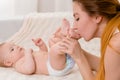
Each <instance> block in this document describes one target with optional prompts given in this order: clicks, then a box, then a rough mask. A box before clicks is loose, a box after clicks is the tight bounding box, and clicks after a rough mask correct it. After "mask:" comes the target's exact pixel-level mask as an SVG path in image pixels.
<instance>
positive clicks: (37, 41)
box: [32, 38, 48, 52]
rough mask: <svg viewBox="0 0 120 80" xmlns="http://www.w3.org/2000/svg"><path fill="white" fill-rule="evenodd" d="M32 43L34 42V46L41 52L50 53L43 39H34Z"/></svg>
mask: <svg viewBox="0 0 120 80" xmlns="http://www.w3.org/2000/svg"><path fill="white" fill-rule="evenodd" d="M32 41H33V42H34V44H35V45H36V46H38V47H39V49H40V50H42V51H45V52H47V51H48V49H47V46H46V44H45V42H44V41H43V40H42V39H41V38H37V39H32Z"/></svg>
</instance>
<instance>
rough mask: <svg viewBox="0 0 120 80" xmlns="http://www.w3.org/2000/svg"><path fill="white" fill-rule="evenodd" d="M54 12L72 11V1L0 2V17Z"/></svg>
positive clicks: (16, 0)
mask: <svg viewBox="0 0 120 80" xmlns="http://www.w3.org/2000/svg"><path fill="white" fill-rule="evenodd" d="M55 11H59V12H60V11H72V0H0V17H4V16H6V17H8V16H14V15H26V14H28V13H32V12H55Z"/></svg>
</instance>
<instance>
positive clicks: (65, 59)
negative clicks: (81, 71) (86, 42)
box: [0, 19, 74, 76]
mask: <svg viewBox="0 0 120 80" xmlns="http://www.w3.org/2000/svg"><path fill="white" fill-rule="evenodd" d="M62 24H63V25H62V27H60V28H59V29H58V30H57V31H56V32H57V33H55V35H54V36H52V37H51V38H50V40H49V46H50V49H49V51H48V49H47V46H46V45H45V43H44V41H43V40H42V39H40V38H38V39H32V41H33V42H34V43H35V45H36V46H38V47H39V51H34V50H32V49H25V48H23V47H20V46H18V45H15V44H13V43H10V42H5V43H2V44H1V45H0V66H3V67H13V68H15V70H16V71H18V72H20V73H23V74H34V73H35V74H45V75H51V76H64V75H66V74H68V73H70V71H71V70H72V68H73V66H74V61H73V59H72V58H71V57H70V56H69V55H67V54H66V53H62V52H61V51H60V49H59V46H58V45H59V42H60V41H61V40H62V38H64V37H66V35H67V33H68V31H69V28H70V26H69V22H68V21H67V20H65V19H64V20H63V23H62ZM64 32H65V33H64ZM54 39H55V40H54Z"/></svg>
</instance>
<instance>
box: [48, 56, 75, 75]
mask: <svg viewBox="0 0 120 80" xmlns="http://www.w3.org/2000/svg"><path fill="white" fill-rule="evenodd" d="M74 65H75V62H74V60H73V59H72V58H71V56H69V55H68V54H66V66H65V68H64V69H63V70H55V69H53V68H52V67H51V65H50V62H49V59H48V61H47V68H48V72H49V75H50V76H64V75H66V74H69V73H70V72H71V70H72V68H73V67H74Z"/></svg>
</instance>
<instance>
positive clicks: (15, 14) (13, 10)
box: [0, 0, 72, 41]
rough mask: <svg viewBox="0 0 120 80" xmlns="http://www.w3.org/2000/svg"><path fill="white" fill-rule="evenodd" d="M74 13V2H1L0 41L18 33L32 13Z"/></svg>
mask: <svg viewBox="0 0 120 80" xmlns="http://www.w3.org/2000/svg"><path fill="white" fill-rule="evenodd" d="M36 12H38V13H47V12H72V0H0V41H4V40H6V39H8V38H9V37H10V36H12V35H13V34H14V33H15V32H17V31H18V30H19V29H20V27H21V26H22V23H23V17H24V16H26V15H28V14H30V13H36Z"/></svg>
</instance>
